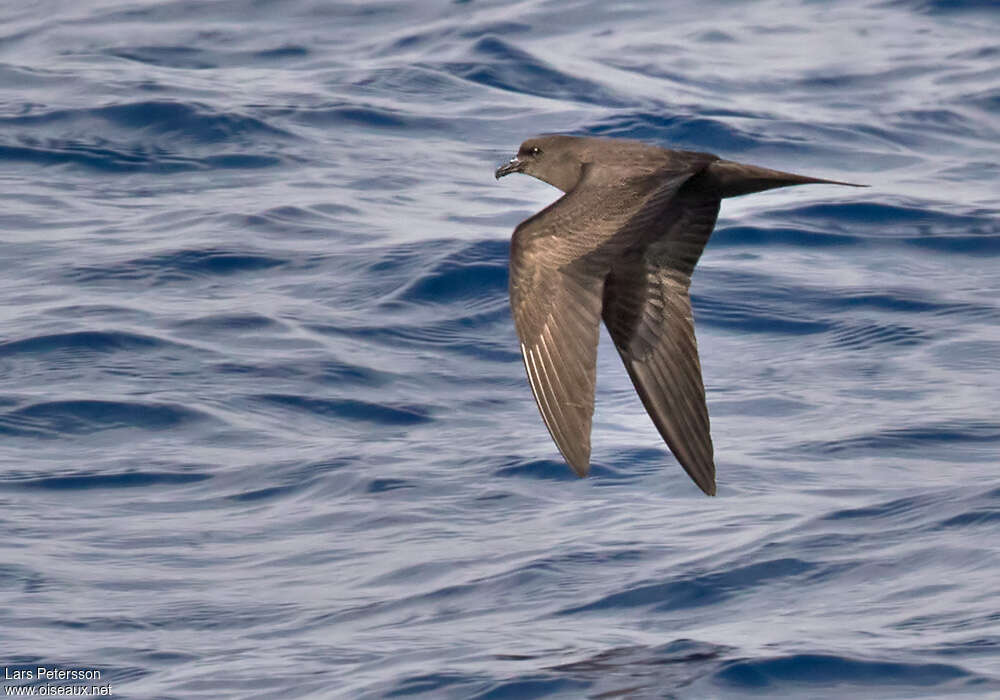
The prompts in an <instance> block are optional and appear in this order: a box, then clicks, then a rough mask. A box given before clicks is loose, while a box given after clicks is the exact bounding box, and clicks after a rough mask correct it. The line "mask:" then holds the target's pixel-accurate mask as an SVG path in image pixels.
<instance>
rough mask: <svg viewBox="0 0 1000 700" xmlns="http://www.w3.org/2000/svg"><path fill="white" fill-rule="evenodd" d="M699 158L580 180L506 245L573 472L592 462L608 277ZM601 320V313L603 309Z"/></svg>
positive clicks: (530, 345)
mask: <svg viewBox="0 0 1000 700" xmlns="http://www.w3.org/2000/svg"><path fill="white" fill-rule="evenodd" d="M702 166H703V163H701V162H700V161H699V162H698V167H692V164H691V163H689V162H688V161H687V160H685V161H683V162H679V163H677V167H676V168H675V169H673V170H671V171H669V172H666V171H664V172H660V173H657V174H649V175H647V176H644V177H642V178H640V179H634V180H631V181H629V180H618V181H616V182H612V183H610V184H609V183H607V182H605V183H596V182H591V181H588V177H587V174H586V172H587V171H586V170H585V174H584V176H583V177H582V178H581V181H580V183H578V185H577V186H576V187H575V188H574V189H572V190H571V191H570V192H569V193H567V194H566V195H564V196H563V197H562V198H561V199H559V200H558V201H557V202H555V203H554V204H552V205H551V206H549V207H548V208H546V209H544V210H543V211H541V212H539V213H538V214H536V215H535V216H533V217H531V218H530V219H527V220H526V221H524V222H522V223H521V224H520V225H519V226H518V227H517V229H515V231H514V236H513V238H512V240H511V253H510V301H511V310H512V312H513V315H514V325H515V326H516V328H517V333H518V336H519V338H520V340H521V354H522V356H523V358H524V366H525V369H526V370H527V373H528V380H529V382H530V384H531V390H532V392H533V393H534V396H535V402H536V403H537V404H538V409H539V411H540V412H541V414H542V419H543V420H544V421H545V425H546V427H547V428H548V430H549V433H550V434H551V435H552V439H553V440H554V441H555V443H556V445H557V446H558V448H559V451H560V452H561V453H562V455H563V457H565V459H566V461H567V462H568V463H569V465H570V466H571V467H572V468H573V470H574V471H575V472H576V473H577V475H579V476H586V474H587V472H588V470H589V469H590V429H591V422H592V419H593V413H594V384H595V379H596V372H597V341H598V330H599V326H600V321H601V311H602V306H603V304H604V303H605V298H606V294H605V279H606V278H607V276H608V274H609V272H610V271H611V270H612V269H613V265H614V264H615V261H616V260H619V259H621V257H622V255H623V254H624V252H625V251H626V250H629V249H634V248H635V247H636V246H638V245H643V244H642V243H641V239H642V238H643V237H644V236H645V234H646V233H647V232H648V231H649V230H650V229H649V227H648V223H649V222H648V221H647V218H648V217H649V216H656V215H658V213H659V212H662V211H663V209H664V208H665V207H667V206H668V204H669V202H670V201H671V200H672V198H673V196H674V195H675V194H676V193H677V192H678V190H680V189H681V187H682V186H683V184H684V183H685V182H686V181H687V180H688V179H690V178H691V177H692V176H693V175H694V174H695V173H696V172H697V171H698V169H699V168H700V167H702ZM605 319H607V315H605Z"/></svg>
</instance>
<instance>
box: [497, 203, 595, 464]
mask: <svg viewBox="0 0 1000 700" xmlns="http://www.w3.org/2000/svg"><path fill="white" fill-rule="evenodd" d="M578 189H579V188H578ZM579 195H580V193H579V192H577V191H574V192H572V193H570V194H567V195H565V196H564V197H562V198H561V199H560V200H559V201H557V202H556V203H554V204H553V205H552V206H550V207H548V208H547V209H545V210H543V211H542V212H540V213H539V214H537V215H535V216H533V217H531V218H530V219H528V220H526V221H524V222H523V223H521V225H520V226H518V227H517V229H515V231H514V237H513V239H512V240H511V251H510V305H511V311H512V312H513V316H514V326H515V327H516V328H517V334H518V337H519V338H520V340H521V355H522V356H523V358H524V367H525V369H526V370H527V372H528V381H529V382H530V384H531V391H532V392H533V393H534V396H535V402H536V403H537V404H538V410H539V411H540V412H541V414H542V419H543V420H544V421H545V426H546V427H547V428H548V429H549V433H550V434H551V435H552V439H553V440H554V441H555V443H556V446H557V447H558V448H559V451H560V452H561V453H562V455H563V457H564V458H565V459H566V461H567V462H568V463H569V465H570V466H571V467H572V468H573V471H575V472H576V473H577V475H578V476H586V475H587V472H588V470H589V469H590V426H591V421H592V418H593V414H594V384H595V379H596V373H597V339H598V329H599V326H600V322H601V297H602V293H603V287H604V277H605V275H606V274H607V264H606V263H603V262H602V261H601V260H600V259H599V258H600V256H596V257H595V256H593V255H590V256H588V253H592V252H593V251H594V250H595V249H597V248H599V246H600V243H601V241H602V240H603V239H604V238H606V237H607V236H608V235H609V234H611V233H613V231H614V227H613V226H611V225H610V223H611V222H607V221H601V220H599V219H593V220H591V219H592V217H593V214H594V212H593V211H592V210H591V209H590V208H589V207H587V206H586V204H587V202H589V201H590V199H591V198H590V197H586V196H584V197H580V196H579ZM595 196H599V195H595Z"/></svg>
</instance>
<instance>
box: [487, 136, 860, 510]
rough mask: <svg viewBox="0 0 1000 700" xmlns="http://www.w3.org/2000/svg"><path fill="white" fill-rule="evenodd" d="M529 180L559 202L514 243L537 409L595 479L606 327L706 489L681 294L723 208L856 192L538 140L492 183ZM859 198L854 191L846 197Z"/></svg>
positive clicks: (699, 162)
mask: <svg viewBox="0 0 1000 700" xmlns="http://www.w3.org/2000/svg"><path fill="white" fill-rule="evenodd" d="M510 173H524V174H526V175H531V176H532V177H536V178H538V179H539V180H542V181H543V182H547V183H549V184H550V185H553V186H554V187H557V188H559V189H560V190H562V191H563V192H564V193H565V194H564V195H563V196H562V197H561V198H560V199H559V200H558V201H556V202H555V203H553V204H551V205H549V206H548V207H546V208H545V209H543V210H542V211H540V212H538V213H537V214H535V215H534V216H532V217H530V218H528V219H525V220H524V221H522V222H521V223H520V224H519V225H518V227H517V228H516V229H514V236H513V238H512V239H511V244H510V305H511V310H512V312H513V315H514V325H515V326H516V327H517V334H518V336H519V337H520V339H521V355H522V356H523V358H524V366H525V368H526V369H527V371H528V380H529V382H530V383H531V390H532V392H534V395H535V402H536V403H537V404H538V409H539V410H540V411H541V413H542V419H543V420H544V421H545V425H546V427H547V428H548V429H549V433H550V434H551V435H552V439H553V440H555V443H556V446H557V447H558V448H559V451H560V452H562V455H563V457H565V459H566V461H567V462H568V463H569V465H570V466H571V467H572V468H573V471H575V472H576V473H577V475H578V476H581V477H582V476H586V475H587V471H588V470H589V469H590V425H591V419H592V417H593V414H594V382H595V375H596V373H597V337H598V326H599V324H600V322H601V319H604V325H605V326H607V328H608V331H609V332H610V333H611V339H612V340H613V341H614V343H615V347H617V348H618V352H619V354H620V355H621V357H622V360H623V361H624V363H625V367H626V369H628V374H629V376H630V377H631V378H632V384H633V385H635V390H636V391H637V392H638V393H639V397H640V398H641V399H642V403H643V405H644V406H645V407H646V411H647V412H648V413H649V415H650V417H651V418H652V419H653V423H655V424H656V428H657V429H658V430H659V431H660V435H661V436H662V437H663V439H664V440H665V441H666V443H667V445H668V446H669V447H670V451H671V452H673V454H674V457H676V458H677V461H678V462H680V464H681V466H682V467H684V470H685V471H686V472H687V473H688V475H690V477H691V478H692V479H693V480H694V482H695V483H696V484H697V485H698V486H699V488H701V490H702V491H704V492H705V493H707V494H709V495H714V494H715V462H714V460H713V450H712V436H711V434H710V433H709V423H708V407H707V405H706V404H705V388H704V386H703V385H702V380H701V364H700V362H699V361H698V345H697V342H696V341H695V336H694V320H693V319H692V316H691V300H690V298H689V296H688V286H689V285H690V283H691V273H692V271H693V270H694V267H695V265H696V264H697V262H698V258H699V257H700V256H701V252H702V250H703V249H704V248H705V244H706V243H707V242H708V237H709V236H710V235H711V234H712V228H713V227H714V226H715V219H716V217H717V216H718V214H719V203H720V202H721V200H722V199H723V198H725V197H737V196H739V195H743V194H750V193H752V192H762V191H764V190H769V189H772V188H775V187H787V186H789V185H804V184H807V183H824V184H831V185H852V183H849V182H836V181H834V180H822V179H819V178H815V177H804V176H802V175H793V174H791V173H783V172H779V171H777V170H768V169H767V168H758V167H756V166H754V165H743V164H741V163H734V162H731V161H727V160H722V159H720V158H718V157H717V156H714V155H711V154H710V153H697V152H694V151H673V150H668V149H665V148H659V147H657V146H650V145H648V144H644V143H640V142H637V141H625V140H619V139H599V138H583V137H575V136H564V135H548V136H539V137H537V138H532V139H528V140H527V141H525V142H524V143H523V144H521V148H520V150H519V151H518V152H517V156H515V157H514V158H513V159H512V160H511V161H510V162H509V163H506V164H505V165H502V166H501V167H500V168H498V169H497V171H496V177H497V178H498V179H499V178H501V177H503V176H504V175H509V174H510ZM852 186H858V185H852Z"/></svg>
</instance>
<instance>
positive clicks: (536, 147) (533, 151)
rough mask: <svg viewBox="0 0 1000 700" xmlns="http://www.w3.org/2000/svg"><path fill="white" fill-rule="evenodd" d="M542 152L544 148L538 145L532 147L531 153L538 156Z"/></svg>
mask: <svg viewBox="0 0 1000 700" xmlns="http://www.w3.org/2000/svg"><path fill="white" fill-rule="evenodd" d="M541 152H542V149H540V148H539V147H538V146H532V147H531V155H533V156H537V155H540V154H541Z"/></svg>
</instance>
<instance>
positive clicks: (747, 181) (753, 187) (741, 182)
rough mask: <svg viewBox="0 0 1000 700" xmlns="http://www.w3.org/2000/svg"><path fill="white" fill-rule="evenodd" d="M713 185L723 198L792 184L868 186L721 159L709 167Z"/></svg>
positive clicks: (708, 170) (709, 175)
mask: <svg viewBox="0 0 1000 700" xmlns="http://www.w3.org/2000/svg"><path fill="white" fill-rule="evenodd" d="M705 174H706V175H707V176H708V177H709V178H710V179H711V182H712V184H713V185H714V186H715V187H716V188H717V189H718V192H719V195H720V196H721V197H739V196H740V195H742V194H752V193H754V192H763V191H764V190H772V189H774V188H775V187H790V186H791V185H809V184H825V185H847V186H848V187H868V185H857V184H855V183H853V182H839V181H837V180H823V179H821V178H818V177H806V176H805V175H795V174H794V173H783V172H781V171H780V170H769V169H767V168H759V167H757V166H756V165H744V164H743V163H734V162H732V161H730V160H717V161H715V162H713V163H712V164H711V165H709V166H708V169H707V171H706V173H705Z"/></svg>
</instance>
